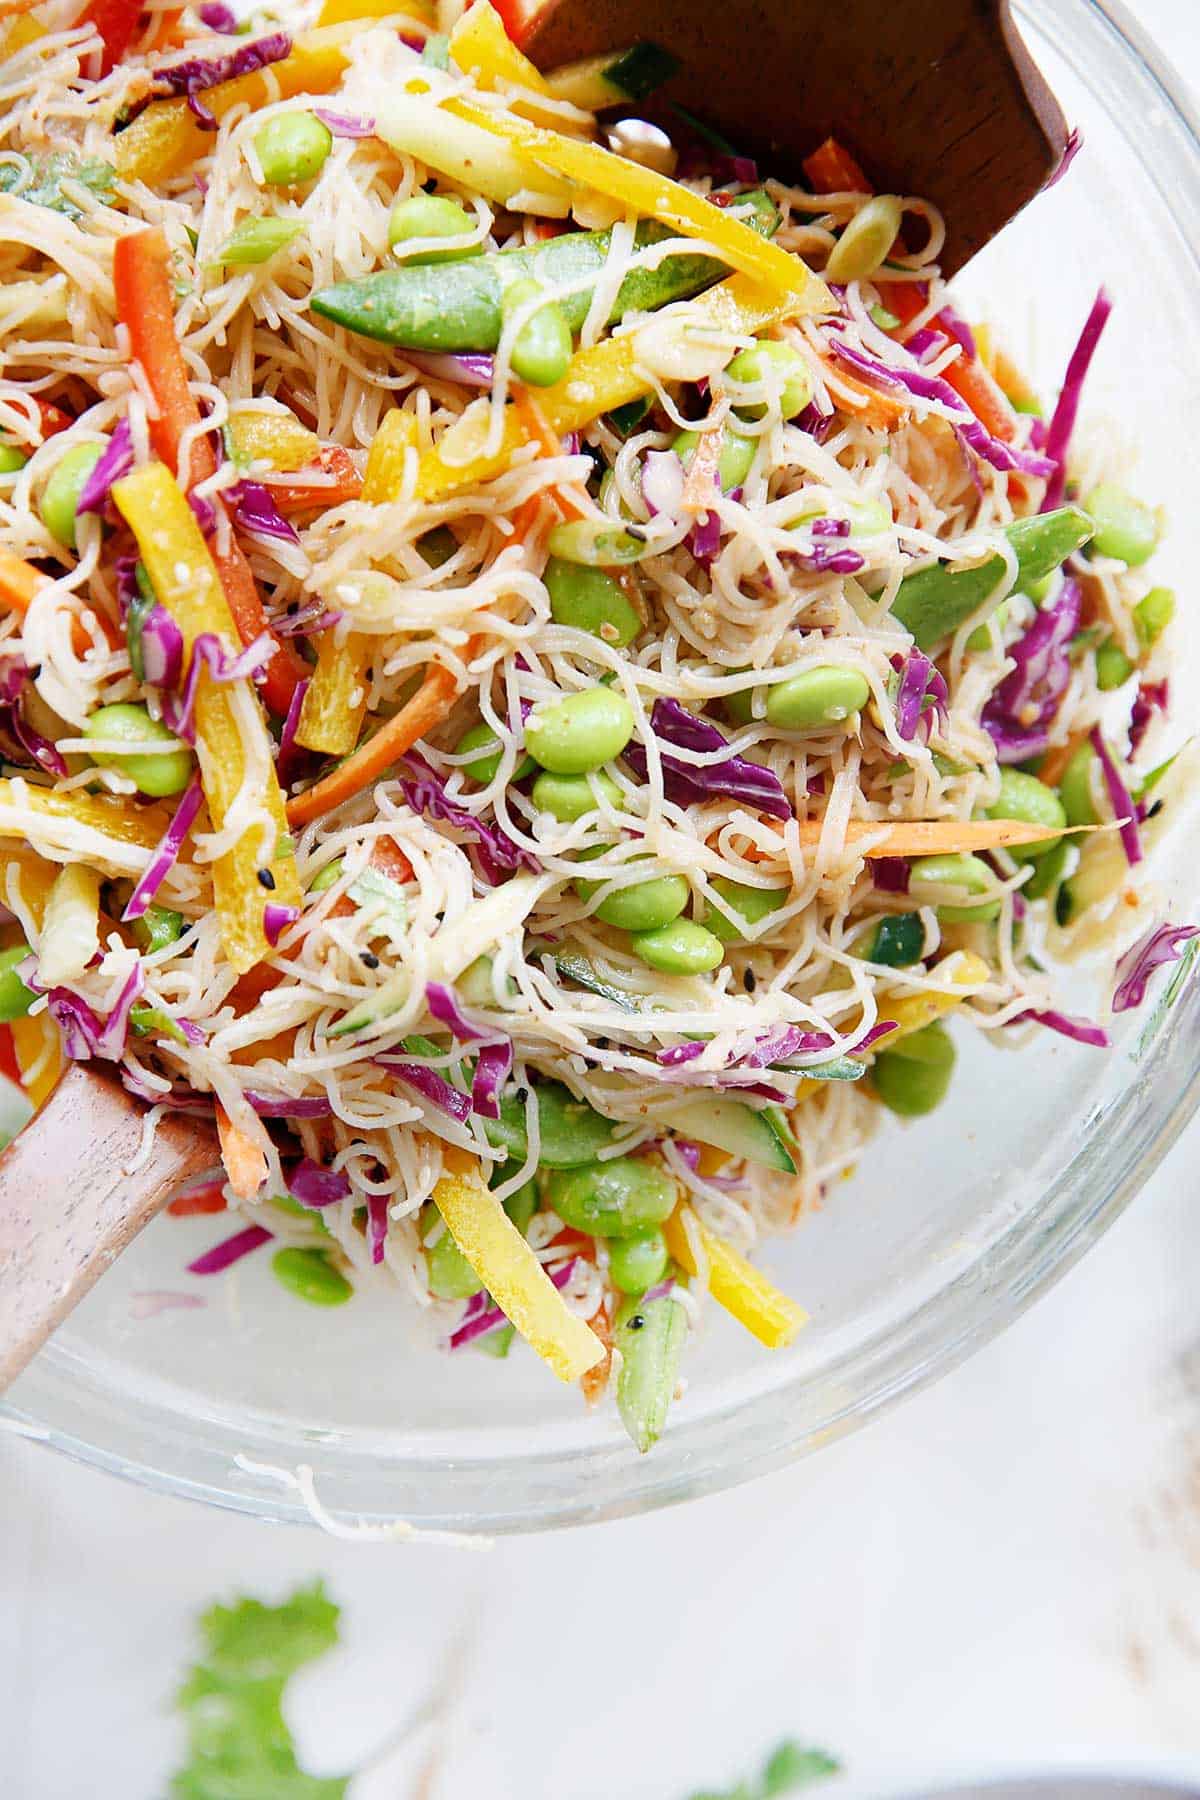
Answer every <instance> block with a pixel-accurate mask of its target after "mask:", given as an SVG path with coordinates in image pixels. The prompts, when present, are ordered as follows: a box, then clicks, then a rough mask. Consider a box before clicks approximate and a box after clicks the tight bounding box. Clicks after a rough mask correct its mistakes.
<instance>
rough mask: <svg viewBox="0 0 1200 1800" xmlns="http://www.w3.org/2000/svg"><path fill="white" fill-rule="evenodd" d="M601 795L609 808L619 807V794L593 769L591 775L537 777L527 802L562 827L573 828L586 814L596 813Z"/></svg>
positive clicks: (611, 782) (609, 778)
mask: <svg viewBox="0 0 1200 1800" xmlns="http://www.w3.org/2000/svg"><path fill="white" fill-rule="evenodd" d="M597 794H601V795H603V797H604V799H605V800H606V801H607V802H608V804H609V806H612V807H618V806H620V804H621V790H620V788H619V787H618V786H617V784H616V782H615V781H614V780H613V778H612V776H611V775H606V774H605V773H604V770H603V769H594V770H593V771H592V772H591V774H590V775H550V774H545V775H539V776H538V778H537V780H536V781H535V782H534V784H533V786H532V788H531V789H530V798H531V799H532V801H533V804H534V805H535V806H536V807H537V809H538V811H539V812H548V813H549V814H550V816H551V818H554V819H557V820H558V821H559V823H560V824H561V825H573V824H574V823H575V821H576V819H582V818H585V817H586V816H587V814H588V813H591V812H595V811H596V809H597V807H598V805H599V801H598V799H597Z"/></svg>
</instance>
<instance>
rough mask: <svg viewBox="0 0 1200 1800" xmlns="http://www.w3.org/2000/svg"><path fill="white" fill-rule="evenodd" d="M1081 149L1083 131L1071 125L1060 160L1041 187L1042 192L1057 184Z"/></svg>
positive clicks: (1046, 191)
mask: <svg viewBox="0 0 1200 1800" xmlns="http://www.w3.org/2000/svg"><path fill="white" fill-rule="evenodd" d="M1082 149H1083V133H1082V131H1080V129H1079V127H1078V125H1072V127H1071V133H1070V136H1069V137H1068V138H1067V142H1066V147H1065V149H1064V150H1063V153H1062V161H1061V162H1060V163H1059V165H1058V167H1057V169H1055V171H1054V173H1053V175H1052V176H1051V177H1050V179H1049V181H1048V182H1047V183H1046V185H1045V187H1044V188H1043V189H1042V192H1043V193H1049V191H1050V189H1051V188H1052V187H1056V186H1057V185H1058V183H1059V182H1060V181H1061V180H1062V178H1063V176H1064V175H1065V174H1066V172H1067V170H1068V169H1069V168H1070V166H1071V164H1072V163H1073V162H1074V161H1075V158H1076V157H1077V156H1078V155H1079V152H1080V151H1081V150H1082Z"/></svg>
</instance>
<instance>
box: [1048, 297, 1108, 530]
mask: <svg viewBox="0 0 1200 1800" xmlns="http://www.w3.org/2000/svg"><path fill="white" fill-rule="evenodd" d="M1111 312H1112V301H1111V300H1110V299H1109V297H1108V294H1107V293H1106V292H1105V290H1104V289H1103V288H1101V289H1100V292H1099V293H1098V294H1097V295H1096V298H1095V300H1094V301H1093V302H1092V310H1091V312H1090V313H1089V314H1088V316H1087V320H1086V322H1085V324H1084V327H1083V330H1082V331H1081V332H1080V334H1079V342H1078V343H1077V344H1076V346H1075V348H1074V350H1072V352H1071V360H1070V361H1069V362H1068V364H1067V372H1066V374H1065V375H1064V376H1063V384H1062V392H1061V393H1060V394H1059V396H1058V405H1057V406H1056V407H1055V408H1054V412H1053V415H1052V417H1051V419H1050V425H1049V428H1048V430H1047V432H1046V455H1047V456H1048V457H1049V459H1050V460H1051V462H1053V463H1054V464H1055V465H1056V467H1055V471H1054V474H1053V475H1052V476H1051V477H1050V480H1049V483H1048V484H1047V487H1046V492H1045V494H1044V496H1043V498H1042V504H1041V509H1040V510H1041V511H1042V512H1051V511H1052V510H1053V509H1054V507H1056V506H1061V505H1062V497H1063V493H1064V491H1065V488H1066V485H1067V457H1068V455H1069V453H1070V449H1071V438H1072V435H1073V434H1074V431H1075V420H1076V417H1077V415H1078V412H1079V397H1080V395H1081V394H1082V392H1083V384H1084V381H1085V380H1086V378H1087V372H1088V370H1089V368H1090V367H1091V363H1092V358H1093V356H1094V355H1095V354H1096V346H1097V344H1098V343H1099V342H1100V334H1101V332H1102V331H1103V330H1104V327H1105V325H1106V324H1107V323H1108V316H1109V314H1110V313H1111Z"/></svg>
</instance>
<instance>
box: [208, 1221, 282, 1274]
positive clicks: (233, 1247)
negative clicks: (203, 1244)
mask: <svg viewBox="0 0 1200 1800" xmlns="http://www.w3.org/2000/svg"><path fill="white" fill-rule="evenodd" d="M273 1236H274V1233H273V1232H270V1231H268V1230H267V1228H266V1226H265V1225H247V1227H246V1229H245V1230H244V1231H235V1232H234V1234H233V1236H232V1237H227V1238H223V1239H222V1240H221V1242H220V1243H219V1244H214V1245H213V1247H212V1249H211V1250H206V1251H205V1252H204V1255H203V1256H198V1257H197V1258H196V1260H195V1262H190V1263H189V1264H188V1266H187V1271H188V1274H189V1275H219V1274H220V1273H221V1271H222V1270H223V1269H228V1268H230V1267H231V1266H232V1264H234V1263H235V1262H241V1260H242V1258H243V1256H249V1254H250V1252H251V1251H252V1250H257V1249H258V1248H259V1246H260V1245H262V1244H269V1243H270V1241H271V1239H272V1237H273Z"/></svg>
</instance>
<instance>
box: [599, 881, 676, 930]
mask: <svg viewBox="0 0 1200 1800" xmlns="http://www.w3.org/2000/svg"><path fill="white" fill-rule="evenodd" d="M600 885H601V884H600V883H599V882H598V881H577V882H576V883H575V887H576V890H577V892H578V893H579V894H580V896H581V898H582V899H584V900H588V899H590V898H591V896H592V895H593V894H594V893H595V891H596V889H597V888H598V887H599V886H600ZM691 897H692V890H691V888H690V887H689V885H688V883H687V881H686V880H685V879H684V877H683V876H682V875H659V876H656V877H655V879H654V880H652V881H639V882H635V884H634V885H633V886H632V887H626V888H619V889H618V890H617V892H616V893H613V894H610V895H609V896H608V899H607V900H603V901H601V903H600V905H599V906H598V907H597V908H596V917H597V918H598V919H599V920H601V922H602V923H603V924H605V925H615V926H617V928H618V929H619V930H621V931H657V930H658V929H659V927H660V926H662V925H669V924H670V923H671V920H672V919H677V918H678V917H679V915H680V913H681V912H682V911H683V909H684V907H685V906H686V905H687V903H688V901H689V900H690V899H691Z"/></svg>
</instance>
